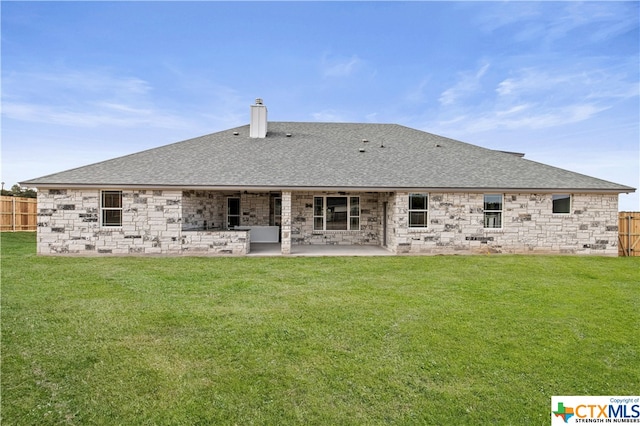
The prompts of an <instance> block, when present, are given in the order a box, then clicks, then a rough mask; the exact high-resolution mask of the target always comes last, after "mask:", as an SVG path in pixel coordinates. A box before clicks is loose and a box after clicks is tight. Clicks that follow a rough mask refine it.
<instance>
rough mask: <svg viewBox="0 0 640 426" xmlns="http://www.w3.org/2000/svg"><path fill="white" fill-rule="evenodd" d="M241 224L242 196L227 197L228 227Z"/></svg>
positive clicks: (231, 227)
mask: <svg viewBox="0 0 640 426" xmlns="http://www.w3.org/2000/svg"><path fill="white" fill-rule="evenodd" d="M234 226H240V198H236V197H229V198H227V228H229V229H233V227H234Z"/></svg>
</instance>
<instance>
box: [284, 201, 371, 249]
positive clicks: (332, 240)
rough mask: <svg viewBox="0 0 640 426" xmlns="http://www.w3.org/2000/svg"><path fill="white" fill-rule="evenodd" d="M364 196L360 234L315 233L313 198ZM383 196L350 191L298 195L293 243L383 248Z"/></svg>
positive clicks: (293, 206) (293, 216)
mask: <svg viewBox="0 0 640 426" xmlns="http://www.w3.org/2000/svg"><path fill="white" fill-rule="evenodd" d="M323 195H334V196H347V197H360V230H359V231H314V230H313V197H315V196H323ZM379 198H380V197H379V194H377V193H359V192H349V193H347V194H345V195H342V194H341V195H338V194H336V193H331V192H294V193H293V194H292V200H291V244H345V245H346V244H349V245H380V244H381V243H380V239H379V235H380V222H379V218H378V212H379V211H380V210H379V206H378V204H379Z"/></svg>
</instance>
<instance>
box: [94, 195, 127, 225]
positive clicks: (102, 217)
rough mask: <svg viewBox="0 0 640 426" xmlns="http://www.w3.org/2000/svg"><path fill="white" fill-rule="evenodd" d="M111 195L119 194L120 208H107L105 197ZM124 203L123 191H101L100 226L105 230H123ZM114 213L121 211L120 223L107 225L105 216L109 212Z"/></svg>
mask: <svg viewBox="0 0 640 426" xmlns="http://www.w3.org/2000/svg"><path fill="white" fill-rule="evenodd" d="M107 193H109V194H118V195H119V196H120V207H105V195H106V194H107ZM122 203H123V196H122V191H120V190H115V189H105V190H102V191H100V226H101V227H105V228H121V227H122V220H123V217H122V212H123V209H122ZM113 211H116V212H117V211H119V212H120V223H115V224H114V223H107V221H105V214H106V213H107V212H113Z"/></svg>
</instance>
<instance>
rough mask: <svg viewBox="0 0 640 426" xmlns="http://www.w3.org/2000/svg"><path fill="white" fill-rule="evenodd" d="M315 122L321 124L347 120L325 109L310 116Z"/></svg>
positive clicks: (337, 113) (333, 111)
mask: <svg viewBox="0 0 640 426" xmlns="http://www.w3.org/2000/svg"><path fill="white" fill-rule="evenodd" d="M311 116H312V117H313V119H314V120H315V121H321V122H338V123H339V122H345V121H347V120H345V119H344V117H343V116H342V115H341V114H340V113H339V112H337V111H335V110H332V109H327V110H324V111H319V112H314V113H312V114H311Z"/></svg>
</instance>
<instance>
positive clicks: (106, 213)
mask: <svg viewBox="0 0 640 426" xmlns="http://www.w3.org/2000/svg"><path fill="white" fill-rule="evenodd" d="M100 201H101V205H100V210H101V211H100V217H101V218H102V226H122V191H102V196H101V200H100Z"/></svg>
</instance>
